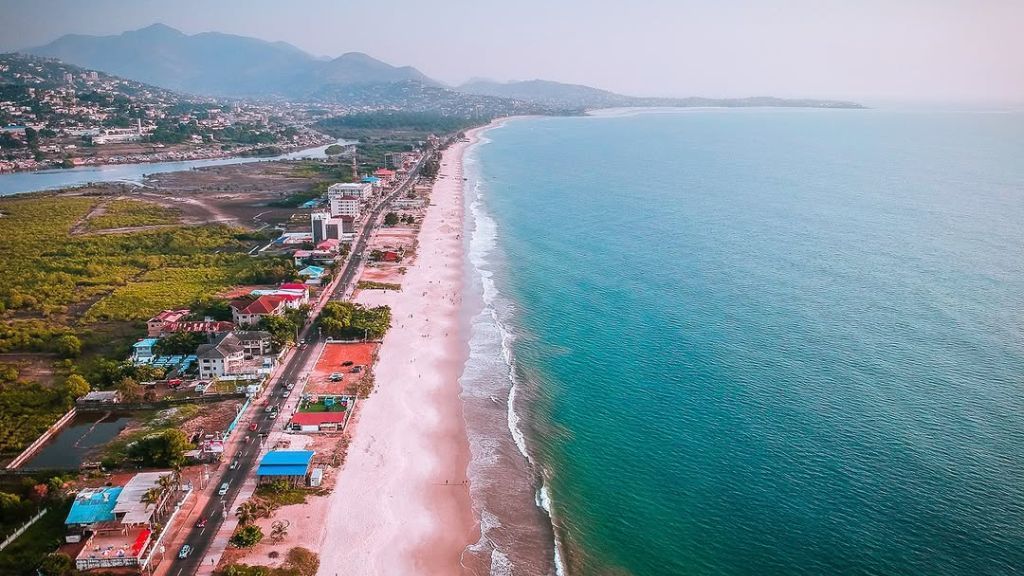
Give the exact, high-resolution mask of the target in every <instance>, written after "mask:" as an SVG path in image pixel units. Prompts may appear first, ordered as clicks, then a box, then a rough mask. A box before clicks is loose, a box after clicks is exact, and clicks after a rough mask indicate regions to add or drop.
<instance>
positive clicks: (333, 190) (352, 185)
mask: <svg viewBox="0 0 1024 576" xmlns="http://www.w3.org/2000/svg"><path fill="white" fill-rule="evenodd" d="M371 194H373V183H372V182H339V183H337V184H331V185H330V186H329V187H328V188H327V198H328V199H330V198H335V197H340V196H354V197H356V198H358V199H360V200H366V199H367V198H369V197H370V195H371Z"/></svg>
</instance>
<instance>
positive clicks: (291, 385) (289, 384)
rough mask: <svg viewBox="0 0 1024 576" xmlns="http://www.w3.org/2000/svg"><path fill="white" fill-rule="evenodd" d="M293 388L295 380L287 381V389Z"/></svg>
mask: <svg viewBox="0 0 1024 576" xmlns="http://www.w3.org/2000/svg"><path fill="white" fill-rule="evenodd" d="M293 388H295V382H289V383H288V386H287V389H288V390H291V389H293Z"/></svg>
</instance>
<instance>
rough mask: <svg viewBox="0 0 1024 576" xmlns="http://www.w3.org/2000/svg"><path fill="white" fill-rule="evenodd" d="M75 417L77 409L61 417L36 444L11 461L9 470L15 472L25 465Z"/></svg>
mask: <svg viewBox="0 0 1024 576" xmlns="http://www.w3.org/2000/svg"><path fill="white" fill-rule="evenodd" d="M74 417H75V409H74V408H72V409H71V410H69V411H68V413H67V414H65V415H63V416H61V417H60V420H57V421H56V422H54V423H53V425H52V426H50V427H49V428H47V429H46V432H43V433H42V435H41V436H39V438H36V439H35V441H34V442H32V443H31V444H29V445H28V448H25V449H24V450H22V451H21V454H18V457H17V458H15V459H14V460H11V463H10V464H8V465H7V468H8V469H9V470H13V469H14V468H17V467H19V466H21V465H22V464H24V463H25V461H26V460H28V459H29V458H30V457H31V456H32V455H33V454H35V453H36V450H39V448H40V447H41V446H42V445H43V444H44V443H46V441H47V440H49V439H50V438H51V437H52V436H53V435H54V434H56V433H57V431H59V430H60V429H61V428H63V427H64V425H65V424H67V423H68V422H70V421H71V419H72V418H74Z"/></svg>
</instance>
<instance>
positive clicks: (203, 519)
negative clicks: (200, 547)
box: [196, 516, 206, 528]
mask: <svg viewBox="0 0 1024 576" xmlns="http://www.w3.org/2000/svg"><path fill="white" fill-rule="evenodd" d="M205 527H206V516H200V517H199V520H196V528H205Z"/></svg>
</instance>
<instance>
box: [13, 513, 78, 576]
mask: <svg viewBox="0 0 1024 576" xmlns="http://www.w3.org/2000/svg"><path fill="white" fill-rule="evenodd" d="M70 509H71V500H70V499H69V500H67V501H60V502H57V503H56V504H54V505H53V506H52V508H51V509H50V510H49V511H48V512H47V513H46V514H45V515H44V516H43V517H42V518H40V519H39V521H38V522H36V523H35V524H33V525H32V526H30V527H29V529H28V530H26V531H25V533H24V534H22V535H21V536H19V537H18V539H17V540H15V541H14V542H12V543H11V545H10V546H8V547H7V548H4V549H3V551H0V574H35V573H36V572H35V567H36V566H38V565H39V564H40V562H42V561H43V559H44V558H45V557H46V555H48V554H50V553H51V552H53V551H54V550H56V549H57V547H58V546H60V544H61V543H62V542H63V541H64V532H65V527H64V519H65V518H67V515H68V511H69V510H70Z"/></svg>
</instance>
